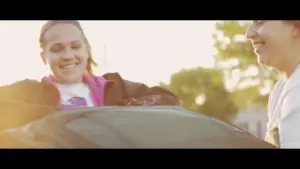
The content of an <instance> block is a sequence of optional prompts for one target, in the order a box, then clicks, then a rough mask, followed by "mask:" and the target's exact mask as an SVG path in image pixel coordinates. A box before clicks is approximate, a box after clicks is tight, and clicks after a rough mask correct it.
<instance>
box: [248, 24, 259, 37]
mask: <svg viewBox="0 0 300 169" xmlns="http://www.w3.org/2000/svg"><path fill="white" fill-rule="evenodd" d="M256 35H257V32H256V30H255V28H254V27H253V26H251V25H250V26H249V27H248V28H247V30H246V37H247V39H253V38H254V37H255V36H256Z"/></svg>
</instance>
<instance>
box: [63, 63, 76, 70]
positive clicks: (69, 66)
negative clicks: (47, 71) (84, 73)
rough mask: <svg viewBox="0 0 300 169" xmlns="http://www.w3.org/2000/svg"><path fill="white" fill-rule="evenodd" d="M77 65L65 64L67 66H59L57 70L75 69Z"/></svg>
mask: <svg viewBox="0 0 300 169" xmlns="http://www.w3.org/2000/svg"><path fill="white" fill-rule="evenodd" d="M77 65H78V63H74V64H67V65H62V66H59V68H60V69H64V70H67V69H73V68H75V67H76V66H77Z"/></svg>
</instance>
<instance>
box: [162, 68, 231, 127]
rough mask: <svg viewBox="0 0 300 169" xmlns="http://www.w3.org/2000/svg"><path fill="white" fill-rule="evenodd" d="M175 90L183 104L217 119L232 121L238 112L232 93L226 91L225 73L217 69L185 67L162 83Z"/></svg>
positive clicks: (163, 85)
mask: <svg viewBox="0 0 300 169" xmlns="http://www.w3.org/2000/svg"><path fill="white" fill-rule="evenodd" d="M161 86H162V87H165V88H168V89H169V90H171V91H172V92H174V93H175V94H176V95H177V96H178V98H179V99H180V102H181V106H183V107H185V108H188V109H191V110H193V111H196V112H200V113H202V114H206V115H209V116H211V117H215V118H217V119H220V120H223V121H227V122H231V121H232V120H233V119H234V118H235V115H236V114H237V107H236V106H235V105H234V103H233V102H232V98H231V93H230V92H228V91H226V89H225V87H224V81H223V73H222V71H219V70H217V69H213V68H211V69H206V68H201V67H199V68H194V69H183V70H181V71H179V72H177V73H175V74H173V75H172V77H171V82H170V84H161Z"/></svg>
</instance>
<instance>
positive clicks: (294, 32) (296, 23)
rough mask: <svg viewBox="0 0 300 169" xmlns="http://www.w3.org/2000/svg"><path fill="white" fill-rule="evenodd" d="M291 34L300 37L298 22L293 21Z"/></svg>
mask: <svg viewBox="0 0 300 169" xmlns="http://www.w3.org/2000/svg"><path fill="white" fill-rule="evenodd" d="M292 29H293V30H292V31H293V32H292V34H293V35H294V36H296V37H300V23H299V22H295V23H293V24H292Z"/></svg>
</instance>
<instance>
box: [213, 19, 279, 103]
mask: <svg viewBox="0 0 300 169" xmlns="http://www.w3.org/2000/svg"><path fill="white" fill-rule="evenodd" d="M248 24H249V23H248ZM248 24H247V23H245V22H239V21H222V22H218V23H217V24H216V29H217V31H218V34H222V35H223V38H220V37H218V35H217V34H215V35H213V37H214V39H215V48H216V49H217V51H218V54H217V56H215V61H216V65H217V66H218V67H222V66H220V65H222V64H223V63H225V62H228V61H230V60H235V61H237V64H232V65H230V66H227V67H223V71H224V72H229V73H232V72H233V71H236V70H238V71H239V72H240V73H239V74H240V75H239V81H238V83H237V85H236V86H238V85H239V84H242V83H245V82H248V81H249V80H256V81H259V83H258V84H254V85H253V86H250V87H248V88H246V89H243V90H241V89H234V90H235V91H236V93H235V96H234V97H235V103H236V105H239V108H245V106H246V102H248V101H249V100H252V101H254V102H259V104H263V105H264V106H266V104H267V101H266V100H267V99H266V98H267V97H268V96H267V95H264V96H262V95H261V94H260V92H259V91H260V89H262V88H264V87H272V86H273V85H274V84H275V82H276V80H277V79H278V74H277V73H276V72H275V71H270V70H268V69H267V68H266V67H264V66H262V65H259V64H258V62H257V57H256V55H255V53H254V52H253V47H252V45H251V43H250V42H249V41H248V40H247V39H246V37H245V32H246V29H247V26H248ZM238 37H245V38H244V39H242V38H238ZM250 67H251V68H252V69H256V70H258V71H257V72H258V73H257V74H251V75H250V74H248V73H247V72H246V71H249V68H250Z"/></svg>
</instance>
